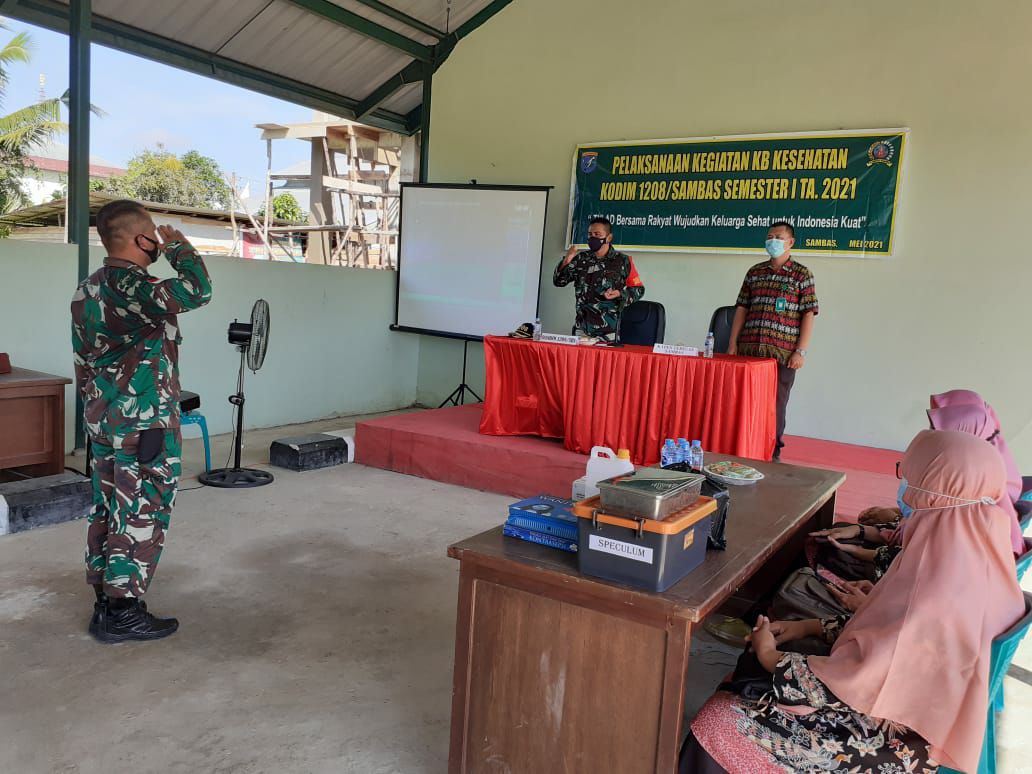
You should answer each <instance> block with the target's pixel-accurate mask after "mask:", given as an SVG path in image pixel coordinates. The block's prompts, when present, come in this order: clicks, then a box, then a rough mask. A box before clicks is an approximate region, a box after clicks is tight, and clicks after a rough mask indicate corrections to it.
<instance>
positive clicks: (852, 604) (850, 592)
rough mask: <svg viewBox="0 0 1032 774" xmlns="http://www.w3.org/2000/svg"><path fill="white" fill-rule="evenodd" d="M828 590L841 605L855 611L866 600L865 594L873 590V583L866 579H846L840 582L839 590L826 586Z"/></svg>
mask: <svg viewBox="0 0 1032 774" xmlns="http://www.w3.org/2000/svg"><path fill="white" fill-rule="evenodd" d="M828 590H829V591H830V592H831V595H832V596H833V597H835V599H837V600H838V601H839V604H840V605H842V607H844V608H846V610H852V611H853V612H854V613H855V612H856V611H857V610H859V609H860V607H861V606H862V605H863V604H864V602H866V601H867V595H868V594H870V593H871V592H872V591H874V584H873V583H871V582H870V581H868V580H861V581H848V582H846V583H843V584H842V590H841V591H840V590H839V589H837V588H836V587H835V586H828Z"/></svg>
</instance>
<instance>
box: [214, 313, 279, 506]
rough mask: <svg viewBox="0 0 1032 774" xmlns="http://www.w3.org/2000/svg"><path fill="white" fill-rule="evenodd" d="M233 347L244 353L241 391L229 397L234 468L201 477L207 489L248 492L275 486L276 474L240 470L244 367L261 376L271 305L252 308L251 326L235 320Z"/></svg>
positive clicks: (231, 326)
mask: <svg viewBox="0 0 1032 774" xmlns="http://www.w3.org/2000/svg"><path fill="white" fill-rule="evenodd" d="M228 336H229V343H230V344H233V345H234V346H235V347H236V348H237V349H238V350H239V351H240V371H239V372H238V373H237V391H236V394H235V395H230V396H229V402H230V403H232V404H233V405H234V406H236V428H235V429H234V431H233V467H231V468H218V469H217V470H211V471H208V472H207V473H202V474H201V475H200V476H198V480H199V481H200V482H201V483H202V484H204V485H205V486H216V487H221V488H223V489H248V488H250V487H255V486H265V485H266V484H271V483H272V474H271V473H269V472H268V471H265V470H258V469H257V468H242V467H240V447H241V446H242V445H243V436H244V366H245V365H246V366H247V367H248V368H250V369H251V372H252V373H257V372H258V369H259V368H261V367H262V363H264V362H265V350H266V349H267V348H268V345H269V304H268V302H266V301H265V300H264V299H261V298H259V299H258V300H257V301H255V302H254V306H253V307H252V308H251V322H250V323H242V322H238V321H236V320H233V322H231V323H230V324H229V333H228Z"/></svg>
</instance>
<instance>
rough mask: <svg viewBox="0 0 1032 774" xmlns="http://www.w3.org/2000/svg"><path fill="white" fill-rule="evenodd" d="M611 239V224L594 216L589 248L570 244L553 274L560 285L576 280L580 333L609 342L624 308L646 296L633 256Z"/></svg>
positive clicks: (553, 279) (613, 336)
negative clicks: (621, 250)
mask: <svg viewBox="0 0 1032 774" xmlns="http://www.w3.org/2000/svg"><path fill="white" fill-rule="evenodd" d="M612 242H613V227H612V224H611V223H610V222H609V220H608V219H607V218H595V219H594V220H592V221H591V225H590V226H589V227H588V248H589V249H587V250H578V249H577V248H576V247H571V248H570V249H569V250H568V251H567V253H566V255H565V256H563V259H562V260H561V261H560V262H559V265H558V266H556V267H555V274H554V275H553V277H552V282H553V283H554V284H555V286H556V287H559V288H561V287H565V286H566V285H569V284H570V283H571V282H572V283H574V291H575V293H576V295H577V320H576V329H577V333H579V334H582V335H585V336H594V337H597V338H600V339H604V340H606V341H612V340H613V339H614V338H615V336H616V329H617V325H618V324H619V321H620V317H621V315H622V310H623V309H624V308H625V307H626V306H628V305H629V304H633V303H634V302H635V301H639V300H641V297H642V296H644V295H645V286H644V285H642V283H641V278H640V277H638V271H637V270H636V269H635V268H634V261H632V260H631V256H629V255H627V254H626V253H621V252H620V251H619V250H616V249H615V248H614V247H613V245H612Z"/></svg>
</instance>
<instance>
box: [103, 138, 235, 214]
mask: <svg viewBox="0 0 1032 774" xmlns="http://www.w3.org/2000/svg"><path fill="white" fill-rule="evenodd" d="M101 190H103V191H105V192H107V193H112V194H115V195H117V196H124V197H126V198H127V199H142V200H144V201H148V202H159V203H161V204H176V205H179V206H181V207H201V208H207V209H214V210H222V209H226V207H227V206H228V205H229V186H228V185H226V183H225V181H224V180H223V174H222V170H221V169H220V168H219V165H218V163H217V162H216V161H215V160H214V159H212V158H209V157H208V156H202V155H201V154H200V153H198V152H197V151H194V150H192V151H188V152H187V153H184V154H183V155H182V156H181V157H177V156H176V155H175V154H174V153H171V152H169V151H166V150H165V149H164V148H163V147H161V146H158V148H157V149H156V150H145V151H143V152H142V153H138V154H137V155H135V156H133V158H131V159H130V160H129V165H128V169H127V171H126V174H124V175H120V176H118V177H112V178H109V179H108V180H106V181H104V182H103V183H102V188H101Z"/></svg>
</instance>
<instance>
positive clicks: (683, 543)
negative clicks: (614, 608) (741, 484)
mask: <svg viewBox="0 0 1032 774" xmlns="http://www.w3.org/2000/svg"><path fill="white" fill-rule="evenodd" d="M716 510H717V503H716V501H715V500H713V499H712V498H710V497H698V498H696V499H695V500H694V501H693V502H692V504H691V505H689V506H688V507H686V508H682V509H681V510H679V511H676V512H674V513H672V514H670V515H669V516H667V517H666V518H665V519H645V518H628V517H626V516H618V515H612V514H608V513H605V512H604V510H603V509H602V507H601V502H600V500H599V498H598V497H590V498H588V499H587V500H582V501H581V502H579V503H576V504H575V505H574V506H573V512H574V513H575V514H576V515H577V517H578V525H577V531H578V539H577V548H578V550H577V565H578V568H579V569H580V571H581V572H582V573H583V574H585V575H593V576H595V577H598V578H605V579H606V580H611V581H616V582H618V583H625V584H627V585H628V586H638V587H640V588H645V589H650V590H651V591H666V590H667V589H668V588H670V587H671V586H673V585H674V584H675V583H677V582H678V581H679V580H681V579H682V578H684V576H686V575H687V574H688V573H690V572H691V571H692V570H694V569H695V568H696V567H698V566H699V565H700V564H702V560H703V559H705V558H706V543H707V538H708V537H709V534H710V521H711V519H712V517H713V514H714V513H715V512H716Z"/></svg>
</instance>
